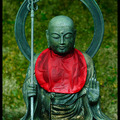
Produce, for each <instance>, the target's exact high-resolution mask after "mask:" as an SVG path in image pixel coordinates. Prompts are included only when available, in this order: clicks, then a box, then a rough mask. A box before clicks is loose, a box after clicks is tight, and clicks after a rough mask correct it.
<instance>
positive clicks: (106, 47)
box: [2, 0, 117, 120]
mask: <svg viewBox="0 0 120 120" xmlns="http://www.w3.org/2000/svg"><path fill="white" fill-rule="evenodd" d="M22 2H23V0H3V11H2V13H3V17H2V25H3V41H2V42H3V45H2V50H3V57H2V62H3V64H2V67H3V69H2V73H3V74H2V78H3V80H2V85H3V91H2V94H3V97H2V110H3V116H2V119H3V120H12V119H16V120H19V119H20V118H21V117H22V116H23V115H24V114H25V112H26V106H25V103H24V100H23V95H22V86H23V82H24V80H25V76H26V72H27V67H28V65H29V62H28V60H27V59H26V58H25V57H24V56H23V55H22V53H21V51H20V50H19V48H18V46H17V43H16V40H15V35H14V24H15V17H16V14H17V12H18V9H19V7H20V5H21V4H22ZM96 2H97V3H98V5H99V7H100V9H101V11H102V13H103V17H104V24H105V33H104V38H103V43H102V44H101V47H100V49H99V51H98V52H97V54H96V55H95V56H94V58H93V60H94V62H95V67H96V71H97V80H98V81H99V82H100V94H101V109H102V111H103V112H104V113H105V114H106V115H108V116H109V117H110V118H111V119H112V120H117V0H96ZM38 6H39V9H38V10H37V11H36V12H35V25H34V26H35V28H34V48H35V50H34V51H35V53H39V52H41V51H43V50H44V49H46V48H47V40H46V36H45V30H46V29H47V25H48V22H49V20H50V19H51V18H53V17H54V16H56V15H61V14H62V15H66V16H69V17H71V18H72V19H73V21H74V23H75V26H76V30H77V38H76V44H75V45H76V48H77V49H79V50H81V51H83V52H85V51H86V50H87V48H88V47H89V45H90V43H91V40H92V37H93V33H94V26H93V19H92V16H91V14H90V12H89V11H88V9H87V8H86V7H85V5H84V4H83V3H82V2H80V1H79V0H64V1H62V0H40V1H39V2H38ZM25 31H26V38H27V40H28V43H29V44H30V15H28V17H27V20H26V25H25Z"/></svg>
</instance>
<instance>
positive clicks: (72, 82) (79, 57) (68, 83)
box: [35, 48, 87, 94]
mask: <svg viewBox="0 0 120 120" xmlns="http://www.w3.org/2000/svg"><path fill="white" fill-rule="evenodd" d="M35 76H36V79H37V81H38V83H39V85H40V86H41V87H42V88H43V89H45V90H46V91H48V92H56V93H68V94H71V93H77V92H79V91H80V90H81V89H82V88H83V86H84V85H85V82H86V77H87V64H86V61H85V58H84V56H83V54H82V53H81V52H80V51H79V50H77V49H74V50H73V52H71V53H70V54H67V55H66V56H59V55H58V54H55V53H54V52H53V51H52V50H50V49H49V48H47V49H46V50H44V51H43V52H42V53H41V54H40V55H39V56H38V58H37V61H36V64H35Z"/></svg>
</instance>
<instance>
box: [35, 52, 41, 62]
mask: <svg viewBox="0 0 120 120" xmlns="http://www.w3.org/2000/svg"><path fill="white" fill-rule="evenodd" d="M39 55H40V53H37V54H35V55H34V64H35V63H36V60H37V58H38V56H39Z"/></svg>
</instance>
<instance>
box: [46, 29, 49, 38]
mask: <svg viewBox="0 0 120 120" xmlns="http://www.w3.org/2000/svg"><path fill="white" fill-rule="evenodd" d="M46 38H47V40H48V39H49V35H48V30H46Z"/></svg>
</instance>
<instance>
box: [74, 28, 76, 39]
mask: <svg viewBox="0 0 120 120" xmlns="http://www.w3.org/2000/svg"><path fill="white" fill-rule="evenodd" d="M75 38H76V29H75V30H74V39H75Z"/></svg>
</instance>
